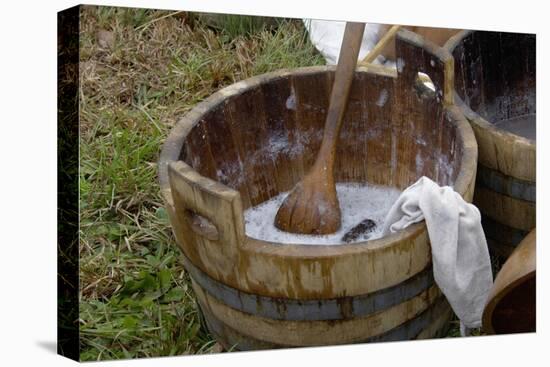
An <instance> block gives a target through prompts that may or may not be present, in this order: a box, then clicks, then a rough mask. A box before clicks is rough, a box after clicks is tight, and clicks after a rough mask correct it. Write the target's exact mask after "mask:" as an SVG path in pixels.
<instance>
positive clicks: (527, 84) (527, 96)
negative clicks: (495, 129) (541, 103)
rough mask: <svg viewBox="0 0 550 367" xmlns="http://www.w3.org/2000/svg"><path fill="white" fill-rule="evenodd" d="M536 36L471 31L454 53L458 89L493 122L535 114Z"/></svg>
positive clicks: (478, 112)
mask: <svg viewBox="0 0 550 367" xmlns="http://www.w3.org/2000/svg"><path fill="white" fill-rule="evenodd" d="M535 46H536V38H535V35H534V34H520V33H506V32H487V31H475V32H470V33H468V34H467V35H466V37H464V38H463V39H462V40H461V41H459V42H458V43H457V44H456V46H455V47H454V49H453V50H451V52H452V55H453V57H454V59H455V89H456V92H457V94H458V95H459V96H460V98H461V99H462V100H463V101H464V102H465V103H466V104H467V105H468V106H469V107H470V108H471V109H472V110H473V111H474V112H476V113H477V114H479V115H480V116H481V117H483V118H484V119H485V120H487V121H488V122H490V123H493V124H494V123H497V122H499V121H502V120H508V119H512V118H516V117H521V116H525V115H531V114H535V113H536V98H535V95H536V57H535Z"/></svg>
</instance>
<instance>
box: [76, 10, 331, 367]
mask: <svg viewBox="0 0 550 367" xmlns="http://www.w3.org/2000/svg"><path fill="white" fill-rule="evenodd" d="M239 19H240V20H239ZM214 20H215V21H216V22H214V23H213V22H212V19H211V18H210V17H204V16H198V15H196V14H189V13H185V12H167V11H151V10H142V9H124V8H111V7H84V8H83V12H82V25H81V41H80V42H81V43H80V78H81V82H80V124H81V143H80V144H81V145H80V154H81V161H80V208H81V213H80V215H81V217H80V219H81V222H80V223H81V233H80V236H81V238H80V259H81V261H80V297H79V298H80V328H81V340H80V342H81V359H82V360H104V359H117V358H137V357H153V356H164V355H179V354H188V353H209V352H211V351H212V346H213V344H214V342H213V340H212V337H211V335H209V333H208V331H207V330H206V328H205V327H204V325H202V323H201V321H200V318H199V315H198V313H197V308H196V305H195V301H194V295H193V292H192V289H191V287H190V282H189V278H188V275H187V273H186V272H185V270H184V269H183V267H182V266H181V263H180V262H179V261H178V256H179V250H177V248H176V244H175V242H174V238H173V237H172V233H171V230H170V228H169V224H168V221H167V217H166V213H165V211H164V209H163V203H162V199H161V197H160V193H159V187H158V184H157V178H156V176H157V167H156V162H157V159H158V155H159V152H160V149H161V145H162V142H163V140H164V139H165V137H166V136H167V134H168V133H169V131H170V129H171V128H172V127H173V126H174V124H175V122H176V120H177V119H178V117H180V116H182V115H183V114H185V113H186V112H187V111H189V110H190V109H191V108H192V107H193V106H194V105H195V104H196V103H197V102H199V101H201V100H202V99H204V98H206V97H207V96H209V95H210V94H211V93H213V92H214V91H216V90H217V89H219V88H221V87H224V86H226V85H229V84H231V83H234V82H236V81H238V80H241V79H244V78H248V77H250V76H252V75H256V74H260V73H264V72H268V71H272V70H276V69H279V68H287V67H297V66H306V65H314V64H322V63H323V60H322V58H321V57H320V56H319V55H318V54H317V53H316V52H315V51H314V49H313V47H312V46H311V45H310V44H309V43H308V41H307V37H306V34H305V30H304V29H303V26H302V25H301V23H299V22H296V21H288V20H282V21H278V22H275V24H272V23H268V24H267V26H266V23H265V22H263V21H261V20H258V19H254V18H250V17H225V18H218V19H214Z"/></svg>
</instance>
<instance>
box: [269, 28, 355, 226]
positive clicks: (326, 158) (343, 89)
mask: <svg viewBox="0 0 550 367" xmlns="http://www.w3.org/2000/svg"><path fill="white" fill-rule="evenodd" d="M364 29H365V24H364V23H352V22H348V23H346V28H345V31H344V40H343V42H342V47H341V49H340V56H339V58H338V66H337V67H336V75H335V77H334V84H333V85H332V91H331V95H330V104H329V109H328V114H327V118H326V120H325V130H324V134H323V141H322V143H321V149H320V150H319V153H318V154H317V159H316V160H315V163H314V164H313V167H312V168H311V169H310V170H309V172H308V173H307V174H306V176H305V177H304V178H303V179H302V180H301V181H300V182H299V183H298V184H296V186H294V188H293V189H292V191H291V192H290V194H289V195H288V196H287V197H286V199H285V201H284V202H283V204H282V205H281V207H280V208H279V211H278V212H277V215H276V217H275V226H276V227H277V228H279V229H281V230H283V231H286V232H293V233H302V234H328V233H334V232H336V231H337V230H338V229H339V228H340V225H341V213H340V204H339V202H338V197H337V196H336V185H335V182H334V160H335V156H336V142H337V140H338V135H339V133H340V128H341V127H342V121H343V119H344V113H345V111H346V106H347V101H348V96H349V92H350V89H351V84H352V81H353V75H354V73H355V67H356V65H357V57H358V56H359V49H360V48H361V42H362V40H363V31H364Z"/></svg>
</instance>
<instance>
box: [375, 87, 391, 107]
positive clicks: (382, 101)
mask: <svg viewBox="0 0 550 367" xmlns="http://www.w3.org/2000/svg"><path fill="white" fill-rule="evenodd" d="M387 100H388V91H387V90H386V89H382V91H381V92H380V95H379V96H378V100H377V101H376V105H377V106H378V107H384V105H385V104H386V101H387Z"/></svg>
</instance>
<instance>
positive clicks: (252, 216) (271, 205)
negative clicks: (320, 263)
mask: <svg viewBox="0 0 550 367" xmlns="http://www.w3.org/2000/svg"><path fill="white" fill-rule="evenodd" d="M336 192H337V194H338V200H339V202H340V210H341V212H342V226H341V227H340V230H339V231H338V232H336V233H333V234H330V235H324V236H310V235H299V234H294V233H288V232H284V231H281V230H279V229H277V228H276V227H275V225H274V221H275V215H276V214H277V211H278V210H279V207H280V206H281V204H282V203H283V201H284V199H285V198H286V196H287V195H288V192H285V193H281V194H279V195H277V196H275V197H273V198H271V199H270V200H268V201H266V202H263V203H261V204H259V205H257V206H255V207H252V208H249V209H247V210H246V211H245V213H244V220H245V230H246V234H247V235H248V236H249V237H252V238H256V239H259V240H264V241H270V242H276V243H287V244H288V243H290V244H304V245H337V244H342V243H344V242H342V240H341V239H342V236H343V235H344V234H346V233H347V232H348V231H349V230H350V229H352V228H353V227H355V226H356V225H357V224H359V223H360V222H361V221H363V220H365V219H367V218H368V219H371V220H373V221H374V222H375V223H376V229H375V230H374V231H372V232H370V233H368V234H364V235H362V236H360V237H359V238H357V239H356V240H355V241H354V242H361V241H366V240H367V239H368V240H372V239H376V238H380V237H381V235H382V225H383V222H384V218H385V216H386V214H387V213H388V211H389V210H390V208H391V206H392V205H393V203H394V202H395V201H396V200H397V198H398V197H399V195H400V194H401V191H399V190H398V189H396V188H393V187H387V186H376V185H369V184H356V183H339V184H337V185H336Z"/></svg>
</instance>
